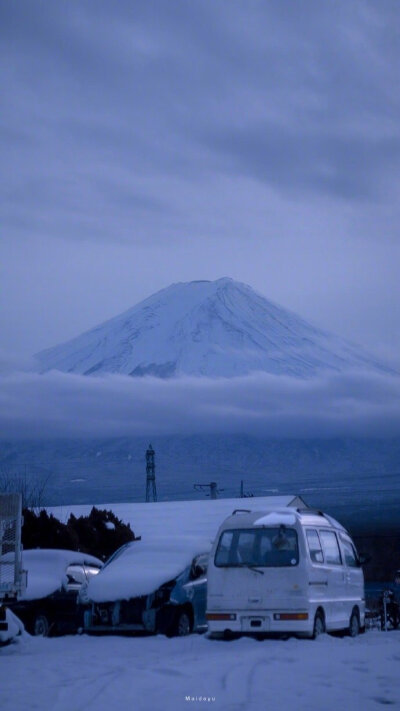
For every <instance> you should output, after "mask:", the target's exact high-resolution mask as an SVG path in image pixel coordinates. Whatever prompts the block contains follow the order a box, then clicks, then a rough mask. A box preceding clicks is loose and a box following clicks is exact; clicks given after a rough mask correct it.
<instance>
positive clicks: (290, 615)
mask: <svg viewBox="0 0 400 711" xmlns="http://www.w3.org/2000/svg"><path fill="white" fill-rule="evenodd" d="M274 620H308V612H275V614H274Z"/></svg>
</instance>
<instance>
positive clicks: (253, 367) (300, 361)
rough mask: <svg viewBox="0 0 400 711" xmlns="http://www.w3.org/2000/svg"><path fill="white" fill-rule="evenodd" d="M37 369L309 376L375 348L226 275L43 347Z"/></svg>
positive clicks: (350, 364)
mask: <svg viewBox="0 0 400 711" xmlns="http://www.w3.org/2000/svg"><path fill="white" fill-rule="evenodd" d="M35 357H36V359H37V360H38V361H39V363H40V366H39V367H40V370H41V371H42V372H43V371H47V370H51V369H56V370H61V371H64V372H71V373H81V374H85V375H93V374H95V375H98V374H102V373H124V374H127V375H132V376H143V375H154V376H158V377H163V378H165V377H171V376H179V375H196V376H211V377H215V376H222V377H233V376H238V375H246V374H248V373H251V372H253V371H264V372H267V373H274V374H279V375H295V376H299V377H309V376H312V375H315V374H316V373H318V372H320V371H324V370H325V371H326V370H331V371H332V370H333V371H343V370H346V369H348V368H363V369H368V370H371V369H373V370H378V371H381V372H390V370H389V368H385V366H383V365H381V364H379V363H378V362H377V361H375V359H374V357H373V356H370V355H369V354H368V353H365V352H364V351H363V350H362V349H360V348H357V347H356V346H353V345H352V344H350V343H347V342H346V341H344V340H342V339H340V338H338V337H336V336H333V335H331V334H329V333H327V332H325V331H322V330H321V329H319V328H315V327H314V326H312V325H310V324H309V323H307V322H306V321H304V320H303V319H301V318H300V317H299V316H296V315H295V314H294V313H291V312H290V311H287V310H286V309H283V308H281V307H279V306H277V305H276V304H273V303H272V302H270V301H268V300H267V299H265V298H264V297H263V296H261V295H260V294H258V293H257V292H255V291H253V289H251V288H250V287H249V286H246V285H245V284H241V283H240V282H237V281H234V280H233V279H229V278H223V279H218V280H217V281H192V282H188V283H178V284H172V285H171V286H169V287H168V288H166V289H162V290H161V291H158V292H157V293H156V294H153V296H150V297H149V298H147V299H145V300H144V301H141V302H140V303H139V304H137V305H136V306H134V307H133V308H131V309H129V310H128V311H125V312H124V313H123V314H121V315H119V316H116V317H115V318H112V319H110V320H109V321H106V322H105V323H102V324H101V325H99V326H97V327H96V328H93V329H92V330H90V331H87V332H86V333H83V334H82V335H80V336H77V337H76V338H73V339H72V340H70V341H68V342H67V343H63V344H60V345H58V346H55V347H54V348H49V349H47V350H45V351H42V352H41V353H38V354H37V355H36V356H35Z"/></svg>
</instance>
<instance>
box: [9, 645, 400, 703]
mask: <svg viewBox="0 0 400 711" xmlns="http://www.w3.org/2000/svg"><path fill="white" fill-rule="evenodd" d="M399 669H400V632H387V633H384V632H378V631H372V632H368V633H366V634H365V635H363V636H361V637H358V638H356V639H350V638H343V639H340V638H334V637H330V636H328V635H323V636H322V637H320V638H319V639H317V640H315V641H310V640H296V639H289V640H288V641H281V640H279V641H278V640H264V641H262V642H259V641H256V640H253V639H248V638H242V639H239V640H235V641H233V642H222V641H221V642H220V641H214V640H209V639H208V638H207V637H206V636H198V635H192V636H190V637H185V638H175V639H167V638H166V637H162V636H158V637H133V638H129V637H87V636H82V637H63V638H55V639H45V638H34V637H28V636H24V637H22V638H19V640H18V641H17V642H15V643H13V644H11V645H9V646H8V647H3V648H1V649H0V708H1V709H2V711H20V710H21V711H22V709H24V711H28V710H29V709H32V710H33V709H37V710H40V711H80V710H81V709H82V711H91V710H93V711H114V709H118V711H123V710H124V709H129V711H180V710H181V709H190V708H199V707H200V708H204V707H208V708H213V709H224V710H226V711H228V710H229V711H236V710H237V711H239V709H241V710H243V711H252V710H254V711H264V709H271V710H274V711H280V710H281V709H282V710H284V711H286V710H287V711H289V710H292V711H303V710H304V711H324V710H330V709H332V710H333V709H335V710H336V709H340V711H369V710H370V709H371V710H372V709H379V708H381V707H382V706H387V705H391V706H392V707H393V708H400V674H399Z"/></svg>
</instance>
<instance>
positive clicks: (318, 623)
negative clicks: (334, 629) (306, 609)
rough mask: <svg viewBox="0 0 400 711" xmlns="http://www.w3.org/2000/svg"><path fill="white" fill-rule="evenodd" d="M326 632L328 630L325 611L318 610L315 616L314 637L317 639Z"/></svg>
mask: <svg viewBox="0 0 400 711" xmlns="http://www.w3.org/2000/svg"><path fill="white" fill-rule="evenodd" d="M324 632H326V629H325V619H324V615H323V612H321V610H318V612H316V614H315V618H314V627H313V633H312V639H316V638H317V637H319V636H320V635H321V634H324Z"/></svg>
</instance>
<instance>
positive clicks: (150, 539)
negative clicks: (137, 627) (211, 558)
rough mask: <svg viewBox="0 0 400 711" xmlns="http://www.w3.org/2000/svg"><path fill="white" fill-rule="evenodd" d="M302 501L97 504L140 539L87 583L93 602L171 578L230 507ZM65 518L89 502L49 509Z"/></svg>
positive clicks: (209, 538)
mask: <svg viewBox="0 0 400 711" xmlns="http://www.w3.org/2000/svg"><path fill="white" fill-rule="evenodd" d="M291 503H294V504H296V505H299V506H301V505H304V502H302V501H301V499H298V498H297V497H294V496H263V497H254V498H248V499H215V500H208V501H166V502H164V501H163V502H159V503H147V504H104V505H103V504H101V505H99V508H103V507H104V508H107V509H112V511H113V512H114V513H115V515H116V516H117V517H118V518H120V519H121V520H122V521H124V522H125V523H130V524H131V528H132V530H133V531H134V532H135V535H137V536H141V538H142V539H141V541H133V542H132V543H131V544H128V546H126V547H125V548H124V549H123V550H122V551H121V553H120V555H119V556H118V557H115V558H114V559H113V560H111V562H110V563H109V564H106V565H105V566H104V568H103V570H102V571H101V572H100V573H99V575H97V576H95V577H94V578H92V579H91V580H90V582H89V585H88V595H89V596H90V597H91V598H92V599H93V600H95V601H96V602H106V601H112V600H121V599H127V598H130V597H136V596H138V595H147V594H148V593H151V592H154V590H156V589H157V588H158V587H159V586H160V585H161V584H162V583H165V582H167V581H168V580H172V579H173V578H175V577H176V576H177V575H178V574H179V573H180V572H182V570H183V569H184V568H185V567H186V566H187V565H189V564H190V563H191V561H192V559H193V557H194V556H195V555H197V554H198V553H204V552H208V551H209V550H210V549H211V546H212V543H213V541H214V538H215V536H216V533H217V531H218V528H219V527H220V525H221V523H222V522H223V521H224V519H225V518H226V517H227V516H230V515H231V514H232V512H233V511H234V510H235V509H249V510H251V511H259V512H260V516H261V515H262V513H263V512H264V513H265V511H266V510H271V509H275V508H281V507H287V506H289V505H290V504H291ZM50 511H51V513H53V514H54V515H55V516H57V518H61V519H62V520H66V519H67V518H68V517H69V515H70V513H73V514H74V515H75V516H77V517H78V516H82V515H83V516H84V515H86V514H87V513H88V512H89V511H90V506H71V507H60V508H58V507H56V508H52V509H50Z"/></svg>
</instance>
